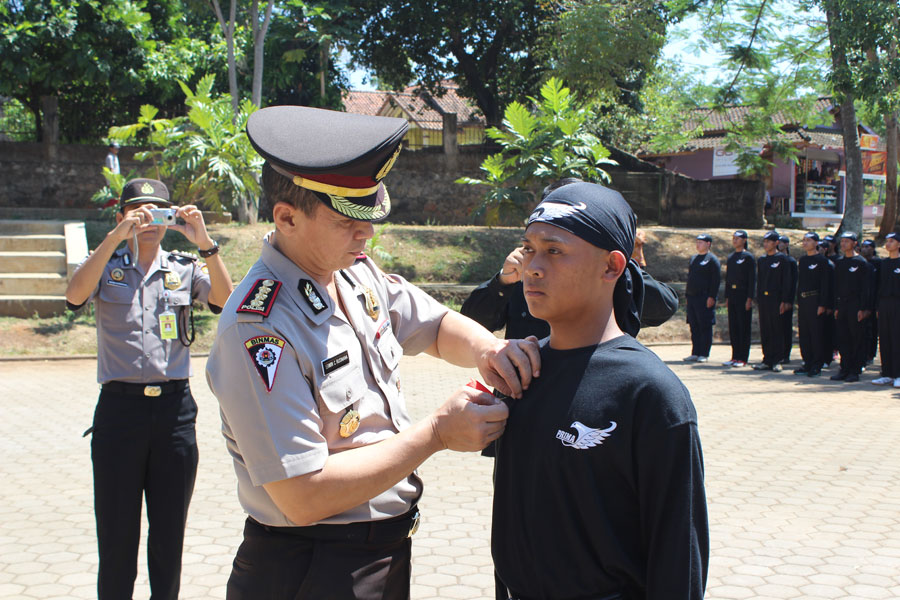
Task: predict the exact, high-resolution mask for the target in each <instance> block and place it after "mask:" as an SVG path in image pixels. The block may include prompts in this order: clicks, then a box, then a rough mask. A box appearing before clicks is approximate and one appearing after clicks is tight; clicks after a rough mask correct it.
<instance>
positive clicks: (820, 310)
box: [816, 306, 825, 316]
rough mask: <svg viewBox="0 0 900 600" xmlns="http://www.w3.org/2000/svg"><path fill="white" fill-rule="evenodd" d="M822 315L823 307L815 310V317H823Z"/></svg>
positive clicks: (823, 312)
mask: <svg viewBox="0 0 900 600" xmlns="http://www.w3.org/2000/svg"><path fill="white" fill-rule="evenodd" d="M824 314H825V307H824V306H820V307H819V308H818V309H816V316H818V315H824Z"/></svg>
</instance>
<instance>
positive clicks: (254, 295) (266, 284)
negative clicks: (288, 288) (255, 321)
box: [236, 279, 281, 317]
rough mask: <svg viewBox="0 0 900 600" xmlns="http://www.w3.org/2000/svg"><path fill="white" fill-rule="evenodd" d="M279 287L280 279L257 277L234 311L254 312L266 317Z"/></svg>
mask: <svg viewBox="0 0 900 600" xmlns="http://www.w3.org/2000/svg"><path fill="white" fill-rule="evenodd" d="M280 289H281V282H280V281H275V280H274V279H257V280H256V282H255V283H254V284H253V287H252V288H250V291H249V292H247V295H246V296H244V299H243V300H242V301H241V305H240V306H239V307H238V309H237V311H236V312H245V313H256V314H258V315H262V316H264V317H268V316H269V313H270V312H272V305H273V304H274V303H275V297H276V296H277V295H278V290H280Z"/></svg>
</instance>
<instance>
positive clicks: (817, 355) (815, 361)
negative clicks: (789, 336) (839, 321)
mask: <svg viewBox="0 0 900 600" xmlns="http://www.w3.org/2000/svg"><path fill="white" fill-rule="evenodd" d="M818 311H819V297H818V296H810V297H808V298H800V300H799V303H798V305H797V330H798V334H799V337H800V357H801V358H802V359H803V366H804V367H807V368H809V369H821V368H822V365H824V364H825V363H826V362H828V361H829V360H831V349H830V348H829V347H828V344H827V343H826V341H825V326H826V325H827V323H828V320H829V317H828V315H826V314H824V313H823V314H821V315H818V314H816V313H817V312H818ZM826 354H827V356H826Z"/></svg>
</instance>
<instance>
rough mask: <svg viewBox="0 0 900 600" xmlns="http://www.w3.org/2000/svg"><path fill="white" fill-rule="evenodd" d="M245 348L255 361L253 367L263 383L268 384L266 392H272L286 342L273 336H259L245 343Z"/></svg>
mask: <svg viewBox="0 0 900 600" xmlns="http://www.w3.org/2000/svg"><path fill="white" fill-rule="evenodd" d="M244 347H245V348H246V349H247V352H248V353H249V354H250V360H252V361H253V366H254V367H256V371H257V372H258V373H259V376H260V377H262V380H263V383H264V384H266V391H268V392H271V391H272V385H273V384H274V383H275V374H276V373H277V372H278V363H279V361H280V360H281V352H282V350H284V340H283V339H281V338H278V337H275V336H271V335H259V336H256V337H252V338H250V339H249V340H247V341H246V342H244Z"/></svg>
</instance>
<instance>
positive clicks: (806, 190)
mask: <svg viewBox="0 0 900 600" xmlns="http://www.w3.org/2000/svg"><path fill="white" fill-rule="evenodd" d="M815 110H816V111H817V112H818V113H819V114H821V115H823V116H824V117H825V124H823V125H818V126H812V127H807V126H804V125H803V124H800V123H796V122H794V121H793V120H792V119H791V118H790V117H789V116H788V115H785V114H782V113H778V114H776V115H775V116H774V117H773V124H776V125H780V126H781V129H782V132H783V133H782V134H781V140H782V141H786V142H788V143H790V144H793V145H794V146H795V147H796V148H797V149H798V150H799V151H800V154H799V157H798V159H799V160H798V163H797V164H794V163H793V162H784V161H782V160H780V159H778V158H776V157H774V156H773V152H772V148H771V146H770V145H768V144H767V143H766V142H765V141H760V143H759V146H758V147H759V152H760V155H761V156H762V157H764V158H767V159H769V160H770V161H772V162H773V163H774V164H773V166H772V169H771V171H770V172H769V173H768V175H767V176H766V177H765V183H766V191H767V196H768V198H769V200H768V201H767V206H766V212H767V213H768V214H783V215H790V216H791V217H795V218H799V219H802V222H803V226H804V227H827V226H830V225H834V224H838V223H840V221H841V219H843V216H844V198H845V197H846V191H847V190H846V161H845V158H844V140H843V136H842V134H841V121H840V107H839V106H838V105H836V104H835V103H834V102H833V101H832V99H831V98H828V97H825V98H819V99H818V100H817V101H816V104H815ZM749 112H750V109H749V107H747V106H732V107H728V108H726V109H725V110H724V111H721V112H717V111H713V110H711V109H696V110H694V111H693V112H692V114H691V116H690V117H689V118H688V119H687V121H686V122H685V124H684V127H683V131H684V132H693V135H691V137H690V139H689V141H688V142H687V143H686V144H685V145H684V146H682V147H681V148H679V149H678V150H677V151H673V152H666V153H650V152H646V153H640V154H639V156H640V157H641V158H643V159H644V160H647V161H650V162H653V163H655V164H657V165H659V166H661V167H663V168H665V169H668V170H670V171H674V172H677V173H681V174H683V175H687V176H689V177H693V178H695V179H707V180H712V179H734V178H739V177H740V170H739V168H738V166H737V164H736V162H735V158H736V154H735V153H733V152H728V151H727V150H726V149H725V145H726V133H727V130H728V127H729V126H731V125H732V124H738V125H739V124H741V123H743V120H744V119H745V118H746V116H747V114H748V113H749ZM859 132H860V146H861V148H862V154H863V171H864V174H863V178H864V180H865V183H866V190H865V205H864V207H863V220H864V222H866V223H867V224H874V223H875V222H876V221H878V220H879V219H878V217H879V216H880V215H881V214H883V210H884V208H883V207H884V185H885V184H884V182H885V165H886V162H887V160H886V158H887V153H886V152H885V147H884V143H883V142H882V141H881V140H880V139H879V137H878V136H877V135H876V134H875V132H874V131H872V130H871V129H870V128H868V127H866V126H865V125H860V126H859ZM689 135H690V134H689Z"/></svg>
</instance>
